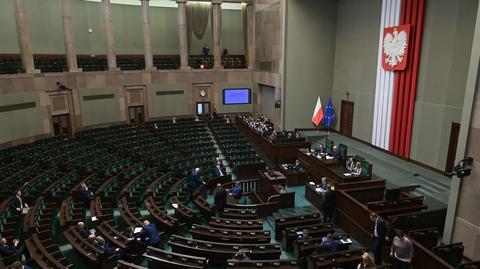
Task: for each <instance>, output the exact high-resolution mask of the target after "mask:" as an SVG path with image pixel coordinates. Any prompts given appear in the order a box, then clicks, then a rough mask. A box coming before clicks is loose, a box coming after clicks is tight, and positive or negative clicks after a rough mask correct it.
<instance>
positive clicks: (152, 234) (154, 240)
mask: <svg viewBox="0 0 480 269" xmlns="http://www.w3.org/2000/svg"><path fill="white" fill-rule="evenodd" d="M137 237H143V238H148V239H147V244H148V245H154V244H158V243H159V242H160V236H159V235H158V230H157V226H155V224H153V223H150V224H149V225H147V226H145V227H143V229H142V231H141V232H140V235H139V236H137Z"/></svg>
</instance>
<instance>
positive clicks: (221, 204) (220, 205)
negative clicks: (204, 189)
mask: <svg viewBox="0 0 480 269" xmlns="http://www.w3.org/2000/svg"><path fill="white" fill-rule="evenodd" d="M226 203H227V191H226V190H225V189H224V188H222V184H220V183H218V184H217V188H216V189H215V193H214V196H213V204H214V205H215V213H216V216H217V217H221V216H222V215H223V210H224V209H225V204H226Z"/></svg>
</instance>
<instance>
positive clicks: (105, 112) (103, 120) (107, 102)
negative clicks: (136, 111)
mask: <svg viewBox="0 0 480 269" xmlns="http://www.w3.org/2000/svg"><path fill="white" fill-rule="evenodd" d="M108 94H113V98H109V99H98V100H84V97H85V96H95V95H108ZM119 95H120V91H119V90H117V89H114V88H88V89H80V90H79V97H80V110H81V114H82V121H83V126H89V125H99V124H107V123H116V122H119V121H121V120H122V119H121V118H122V117H121V112H120V108H121V107H125V103H120V102H121V101H120V98H119Z"/></svg>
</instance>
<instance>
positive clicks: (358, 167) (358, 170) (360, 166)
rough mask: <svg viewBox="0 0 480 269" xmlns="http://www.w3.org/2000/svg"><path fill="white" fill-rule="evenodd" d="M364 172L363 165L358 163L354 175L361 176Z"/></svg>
mask: <svg viewBox="0 0 480 269" xmlns="http://www.w3.org/2000/svg"><path fill="white" fill-rule="evenodd" d="M362 171H363V168H362V163H361V162H357V165H355V168H354V169H353V171H352V174H354V175H355V176H359V175H361V174H362Z"/></svg>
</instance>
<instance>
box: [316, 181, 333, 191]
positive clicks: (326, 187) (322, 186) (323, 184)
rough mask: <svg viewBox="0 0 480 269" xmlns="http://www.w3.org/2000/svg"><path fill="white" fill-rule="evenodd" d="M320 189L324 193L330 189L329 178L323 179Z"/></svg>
mask: <svg viewBox="0 0 480 269" xmlns="http://www.w3.org/2000/svg"><path fill="white" fill-rule="evenodd" d="M318 187H319V188H320V189H322V191H324V192H327V191H328V188H329V187H330V185H329V184H328V183H327V178H326V177H322V183H320V185H318Z"/></svg>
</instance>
